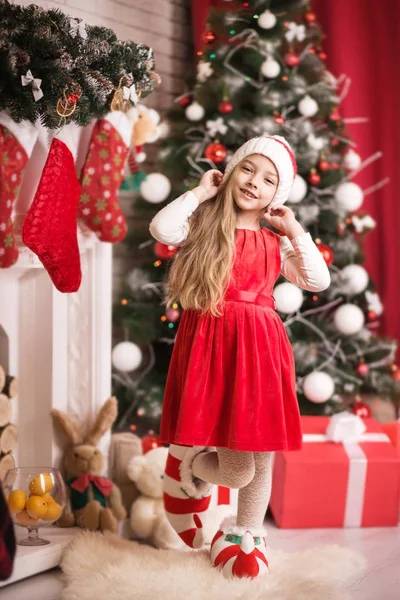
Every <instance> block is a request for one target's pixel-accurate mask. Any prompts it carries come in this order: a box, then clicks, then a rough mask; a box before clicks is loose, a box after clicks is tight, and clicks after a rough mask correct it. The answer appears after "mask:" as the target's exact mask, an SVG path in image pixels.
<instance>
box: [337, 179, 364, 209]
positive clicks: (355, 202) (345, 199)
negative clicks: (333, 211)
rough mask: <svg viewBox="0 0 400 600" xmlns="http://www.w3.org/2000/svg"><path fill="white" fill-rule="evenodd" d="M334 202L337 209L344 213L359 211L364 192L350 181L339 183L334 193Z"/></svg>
mask: <svg viewBox="0 0 400 600" xmlns="http://www.w3.org/2000/svg"><path fill="white" fill-rule="evenodd" d="M335 200H336V203H337V205H338V207H339V208H341V209H342V210H344V211H346V212H354V211H355V210H357V209H359V208H360V206H361V205H362V203H363V201H364V192H363V191H362V189H361V188H360V186H359V185H357V184H356V183H353V182H352V181H346V182H345V183H341V184H340V185H339V186H338V187H337V188H336V192H335Z"/></svg>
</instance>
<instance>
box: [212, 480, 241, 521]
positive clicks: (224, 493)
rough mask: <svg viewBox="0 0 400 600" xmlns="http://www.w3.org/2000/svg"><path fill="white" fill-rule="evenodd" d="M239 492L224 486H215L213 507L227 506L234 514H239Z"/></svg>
mask: <svg viewBox="0 0 400 600" xmlns="http://www.w3.org/2000/svg"><path fill="white" fill-rule="evenodd" d="M238 494H239V490H236V489H230V488H227V487H224V486H222V485H214V487H213V489H212V492H211V502H210V507H211V506H219V505H220V504H226V505H227V506H230V507H231V508H232V512H234V513H235V514H236V513H237V504H238Z"/></svg>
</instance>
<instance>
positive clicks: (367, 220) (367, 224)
mask: <svg viewBox="0 0 400 600" xmlns="http://www.w3.org/2000/svg"><path fill="white" fill-rule="evenodd" d="M351 220H352V222H353V225H354V228H355V230H356V231H357V233H363V231H364V229H367V228H368V229H374V227H375V226H376V222H375V221H374V219H373V218H372V217H370V216H369V215H364V216H363V217H357V215H354V216H353V217H352V218H351Z"/></svg>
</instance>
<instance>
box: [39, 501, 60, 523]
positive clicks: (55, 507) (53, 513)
mask: <svg viewBox="0 0 400 600" xmlns="http://www.w3.org/2000/svg"><path fill="white" fill-rule="evenodd" d="M61 513H62V507H61V506H60V504H58V503H57V502H52V503H51V504H49V505H48V506H47V512H46V514H45V515H44V517H42V519H44V520H45V521H56V520H57V519H59V518H60V517H61Z"/></svg>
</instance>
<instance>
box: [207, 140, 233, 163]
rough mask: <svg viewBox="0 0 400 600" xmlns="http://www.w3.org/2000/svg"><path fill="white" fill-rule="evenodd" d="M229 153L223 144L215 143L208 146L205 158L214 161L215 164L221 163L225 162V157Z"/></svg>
mask: <svg viewBox="0 0 400 600" xmlns="http://www.w3.org/2000/svg"><path fill="white" fill-rule="evenodd" d="M227 153H228V150H227V149H226V148H225V146H224V145H223V144H220V143H219V142H214V143H213V144H210V145H209V146H207V148H206V149H205V152H204V156H205V157H206V158H208V160H212V161H213V162H215V163H221V162H223V161H224V160H225V157H226V155H227Z"/></svg>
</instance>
